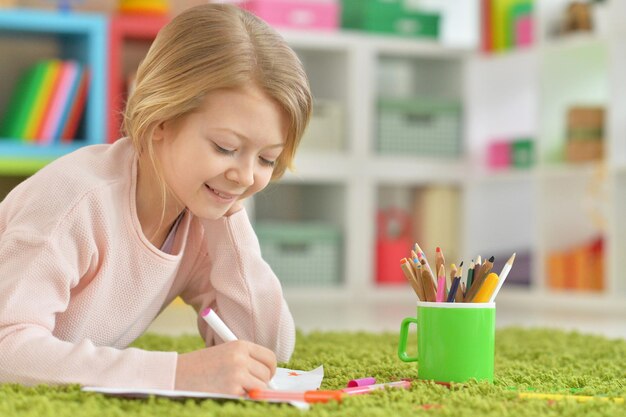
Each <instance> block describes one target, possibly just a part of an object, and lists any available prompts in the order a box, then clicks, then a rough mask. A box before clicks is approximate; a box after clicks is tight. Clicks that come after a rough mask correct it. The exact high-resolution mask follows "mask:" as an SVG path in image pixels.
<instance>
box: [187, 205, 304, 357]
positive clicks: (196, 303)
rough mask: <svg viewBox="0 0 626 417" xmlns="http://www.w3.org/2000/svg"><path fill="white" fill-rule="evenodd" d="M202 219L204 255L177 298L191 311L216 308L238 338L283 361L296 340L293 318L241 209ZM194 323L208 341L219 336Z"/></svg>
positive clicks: (208, 342) (291, 351)
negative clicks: (223, 215)
mask: <svg viewBox="0 0 626 417" xmlns="http://www.w3.org/2000/svg"><path fill="white" fill-rule="evenodd" d="M203 224H204V229H205V239H204V240H205V243H204V247H205V250H206V256H205V261H204V262H201V267H200V268H199V269H197V270H196V272H195V274H194V277H193V278H192V279H191V280H190V282H189V284H188V286H187V288H186V289H185V290H184V291H183V293H182V294H181V296H182V298H183V299H184V300H185V301H186V302H187V303H189V304H191V305H192V306H193V307H194V308H195V309H196V311H201V310H202V309H204V308H206V307H211V308H213V309H215V311H216V312H217V313H218V314H219V315H220V317H221V318H222V320H223V321H224V322H225V323H226V324H227V325H228V327H230V329H231V330H232V331H233V333H235V335H236V336H237V337H238V338H239V339H244V340H249V341H252V342H254V343H257V344H259V345H262V346H265V347H267V348H269V349H271V350H273V351H274V352H275V354H276V357H277V359H278V361H279V362H286V361H288V360H289V358H290V357H291V354H292V353H293V349H294V345H295V327H294V323H293V318H292V316H291V313H290V311H289V307H288V306H287V303H286V302H285V300H284V298H283V293H282V288H281V286H280V282H279V281H278V278H277V277H276V275H275V274H274V272H273V271H272V269H271V268H270V266H269V265H268V264H267V263H266V262H265V261H264V260H263V258H262V257H261V248H260V246H259V241H258V239H257V237H256V234H255V233H254V230H253V228H252V225H251V224H250V221H249V219H248V215H247V214H246V212H245V210H241V211H239V212H237V213H235V214H233V215H232V216H230V217H228V218H222V219H218V220H215V221H204V222H203ZM198 327H199V329H200V333H201V334H202V335H203V337H204V338H205V341H206V343H207V346H211V345H213V344H214V343H215V342H214V341H215V340H216V339H218V340H219V337H218V336H216V335H214V334H213V332H212V331H211V329H209V328H208V326H207V325H206V323H204V321H203V320H201V319H200V320H198Z"/></svg>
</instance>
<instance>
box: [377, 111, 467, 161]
mask: <svg viewBox="0 0 626 417" xmlns="http://www.w3.org/2000/svg"><path fill="white" fill-rule="evenodd" d="M378 107H379V115H378V143H377V148H378V151H379V152H380V153H381V154H402V153H406V154H412V155H419V156H438V157H455V156H458V155H459V154H460V153H461V106H460V104H458V103H453V102H442V101H429V100H422V99H381V100H379V106H378Z"/></svg>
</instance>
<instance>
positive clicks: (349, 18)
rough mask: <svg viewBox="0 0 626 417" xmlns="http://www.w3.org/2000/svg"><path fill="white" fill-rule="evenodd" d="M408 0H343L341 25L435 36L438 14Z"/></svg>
mask: <svg viewBox="0 0 626 417" xmlns="http://www.w3.org/2000/svg"><path fill="white" fill-rule="evenodd" d="M413 3H414V2H411V1H409V0H342V11H341V26H342V27H343V28H346V29H361V30H366V31H370V32H382V33H392V34H398V35H406V36H419V37H427V38H437V37H438V36H439V21H440V16H439V14H437V13H429V12H424V11H420V10H419V9H418V8H416V7H415V6H413Z"/></svg>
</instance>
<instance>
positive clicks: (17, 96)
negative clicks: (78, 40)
mask: <svg viewBox="0 0 626 417" xmlns="http://www.w3.org/2000/svg"><path fill="white" fill-rule="evenodd" d="M89 78H90V72H89V69H88V68H86V67H85V66H84V65H83V64H81V63H80V62H77V61H74V60H59V59H49V60H42V61H38V62H36V63H35V64H34V65H32V66H31V67H29V68H28V69H27V70H26V71H25V72H24V73H23V74H22V75H21V76H20V78H19V80H18V82H17V84H16V86H15V88H14V90H13V92H12V94H11V98H10V99H9V102H8V105H7V108H6V111H5V113H4V115H3V117H2V122H1V123H0V137H2V138H7V139H12V140H20V141H25V142H33V143H38V144H42V145H44V144H50V143H69V142H71V141H72V140H73V138H74V137H75V136H76V133H77V131H78V126H79V124H80V119H81V117H82V114H83V113H84V109H85V103H86V100H87V92H88V89H89Z"/></svg>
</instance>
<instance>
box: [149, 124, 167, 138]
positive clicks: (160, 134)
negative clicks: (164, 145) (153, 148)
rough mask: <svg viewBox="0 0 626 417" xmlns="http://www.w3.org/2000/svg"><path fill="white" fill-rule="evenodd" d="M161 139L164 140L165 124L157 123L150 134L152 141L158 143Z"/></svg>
mask: <svg viewBox="0 0 626 417" xmlns="http://www.w3.org/2000/svg"><path fill="white" fill-rule="evenodd" d="M163 139H165V122H159V123H157V125H156V127H155V128H154V131H153V132H152V140H153V141H159V140H163Z"/></svg>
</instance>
